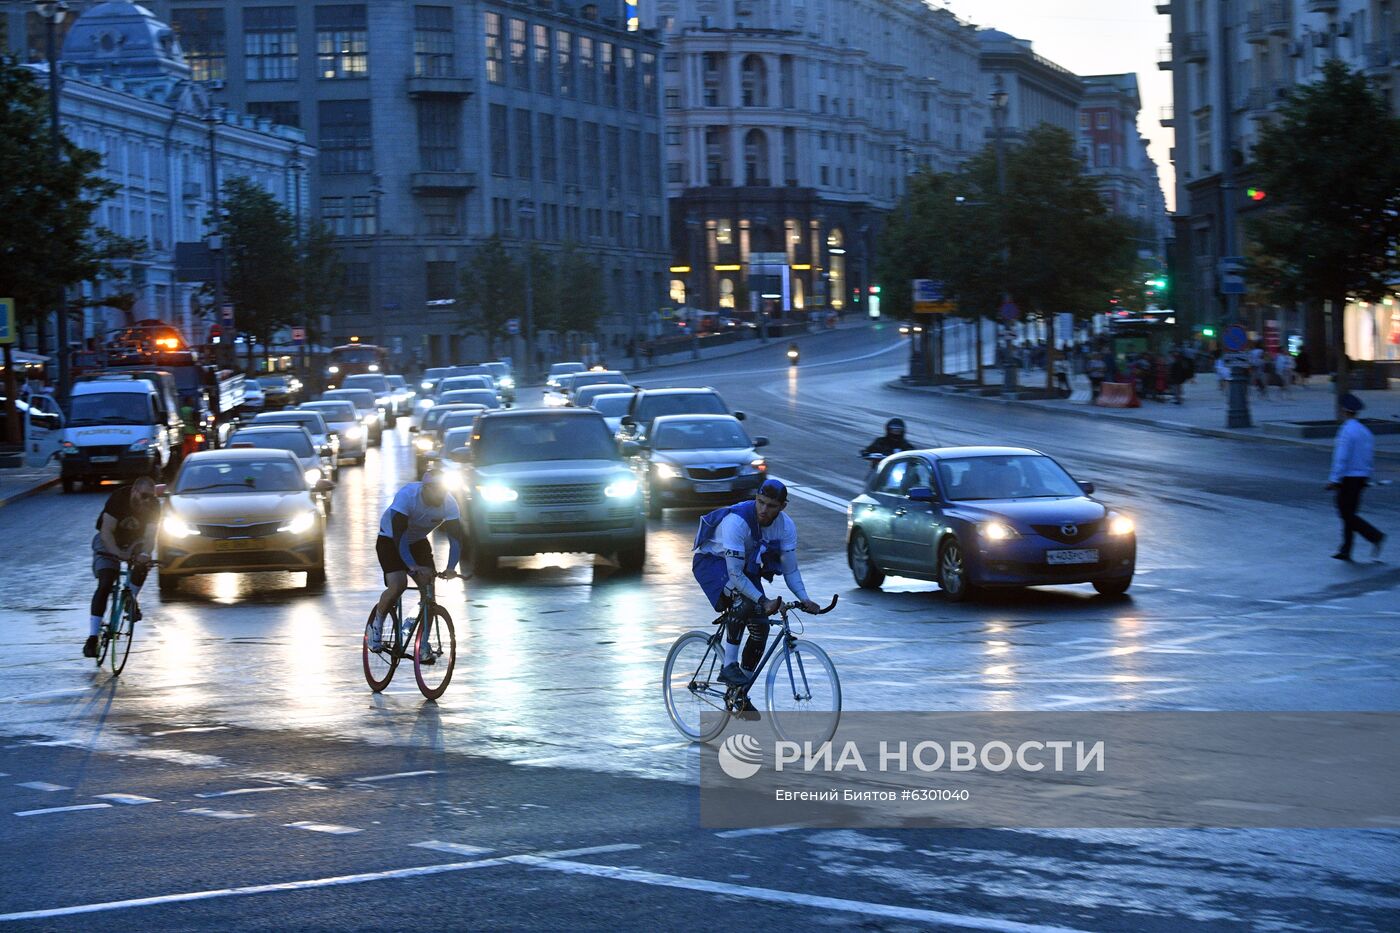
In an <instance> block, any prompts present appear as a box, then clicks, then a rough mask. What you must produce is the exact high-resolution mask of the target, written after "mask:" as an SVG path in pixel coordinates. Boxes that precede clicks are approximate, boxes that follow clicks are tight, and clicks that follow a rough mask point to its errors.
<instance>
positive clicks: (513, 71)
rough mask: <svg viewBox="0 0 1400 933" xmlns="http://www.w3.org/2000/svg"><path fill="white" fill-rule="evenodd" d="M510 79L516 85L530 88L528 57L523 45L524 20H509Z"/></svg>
mask: <svg viewBox="0 0 1400 933" xmlns="http://www.w3.org/2000/svg"><path fill="white" fill-rule="evenodd" d="M510 81H511V83H512V84H514V85H515V86H516V87H523V88H525V89H526V90H529V89H530V59H529V57H528V56H527V50H526V47H525V21H524V20H523V19H512V20H511V21H510Z"/></svg>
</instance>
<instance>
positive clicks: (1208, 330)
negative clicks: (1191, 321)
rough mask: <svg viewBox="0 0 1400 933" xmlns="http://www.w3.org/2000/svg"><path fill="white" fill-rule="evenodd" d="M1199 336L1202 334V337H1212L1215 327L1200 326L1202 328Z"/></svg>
mask: <svg viewBox="0 0 1400 933" xmlns="http://www.w3.org/2000/svg"><path fill="white" fill-rule="evenodd" d="M1201 336H1202V337H1214V336H1215V328H1214V327H1202V328H1201Z"/></svg>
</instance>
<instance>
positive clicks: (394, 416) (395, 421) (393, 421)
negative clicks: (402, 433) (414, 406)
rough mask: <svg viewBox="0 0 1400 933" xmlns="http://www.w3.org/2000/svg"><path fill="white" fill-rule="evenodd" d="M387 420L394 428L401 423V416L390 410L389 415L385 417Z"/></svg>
mask: <svg viewBox="0 0 1400 933" xmlns="http://www.w3.org/2000/svg"><path fill="white" fill-rule="evenodd" d="M385 421H386V423H387V427H390V428H392V427H394V426H395V425H396V424H398V423H399V416H398V415H397V414H396V413H394V412H392V411H391V412H389V417H388V418H387V419H385Z"/></svg>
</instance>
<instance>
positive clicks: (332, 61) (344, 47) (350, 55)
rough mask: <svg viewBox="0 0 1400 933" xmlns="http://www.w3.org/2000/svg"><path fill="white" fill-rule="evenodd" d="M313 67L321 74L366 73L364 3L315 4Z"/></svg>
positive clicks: (356, 75)
mask: <svg viewBox="0 0 1400 933" xmlns="http://www.w3.org/2000/svg"><path fill="white" fill-rule="evenodd" d="M316 69H317V72H316V73H317V74H319V75H320V76H321V77H322V78H364V77H367V76H368V75H369V30H368V27H367V25H366V22H365V8H364V5H363V4H355V5H353V6H318V7H317V8H316Z"/></svg>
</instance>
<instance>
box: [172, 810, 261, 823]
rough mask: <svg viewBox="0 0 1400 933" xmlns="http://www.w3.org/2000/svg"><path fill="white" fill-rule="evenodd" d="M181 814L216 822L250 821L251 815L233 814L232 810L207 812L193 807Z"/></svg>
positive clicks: (182, 811)
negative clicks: (205, 817)
mask: <svg viewBox="0 0 1400 933" xmlns="http://www.w3.org/2000/svg"><path fill="white" fill-rule="evenodd" d="M180 812H181V813H190V814H193V815H194V816H209V817H213V818H214V819H216V820H251V819H252V818H253V814H251V813H235V812H233V811H232V810H208V809H205V808H204V807H193V808H191V809H189V810H181V811H180Z"/></svg>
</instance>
